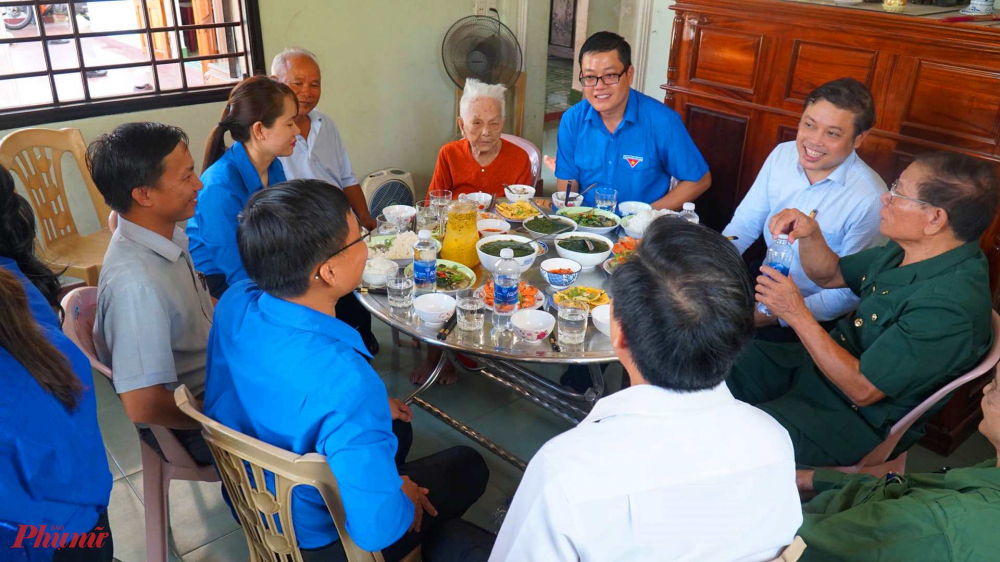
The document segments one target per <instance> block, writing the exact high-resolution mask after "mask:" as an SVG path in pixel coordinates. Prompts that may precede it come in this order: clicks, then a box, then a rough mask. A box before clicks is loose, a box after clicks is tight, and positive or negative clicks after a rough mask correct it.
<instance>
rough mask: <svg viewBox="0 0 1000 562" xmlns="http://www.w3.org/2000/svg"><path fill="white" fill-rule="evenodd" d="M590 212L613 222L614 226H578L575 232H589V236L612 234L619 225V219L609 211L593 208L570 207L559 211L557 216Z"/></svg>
mask: <svg viewBox="0 0 1000 562" xmlns="http://www.w3.org/2000/svg"><path fill="white" fill-rule="evenodd" d="M590 211H593V212H594V214H597V215H601V216H604V217H607V218H609V219H611V220H613V221H615V225H614V226H583V225H581V224H578V225H577V226H576V230H577V232H589V233H591V234H608V233H610V232H613V231H614V230H615V229H616V228H618V225H619V224H621V219H619V218H618V215H616V214H614V213H612V212H611V211H605V210H603V209H595V208H593V207H572V208H570V209H562V210H560V211H559V214H560V215H563V216H566V215H570V214H577V213H588V212H590ZM574 222H575V221H574Z"/></svg>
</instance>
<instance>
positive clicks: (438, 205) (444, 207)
mask: <svg viewBox="0 0 1000 562" xmlns="http://www.w3.org/2000/svg"><path fill="white" fill-rule="evenodd" d="M427 198H428V199H429V200H430V202H431V207H434V209H436V210H437V217H438V229H439V230H440V231H441V233H442V234H443V233H444V227H445V221H447V219H448V204H450V203H451V192H450V191H448V190H447V189H435V190H434V191H431V192H430V193H428V194H427Z"/></svg>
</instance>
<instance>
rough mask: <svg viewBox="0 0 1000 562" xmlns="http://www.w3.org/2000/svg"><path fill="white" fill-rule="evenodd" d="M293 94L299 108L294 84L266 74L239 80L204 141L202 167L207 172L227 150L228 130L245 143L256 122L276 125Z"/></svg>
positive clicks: (267, 125)
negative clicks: (279, 80) (216, 123)
mask: <svg viewBox="0 0 1000 562" xmlns="http://www.w3.org/2000/svg"><path fill="white" fill-rule="evenodd" d="M286 97H290V98H292V101H293V102H295V107H296V108H298V106H299V104H298V98H297V97H296V96H295V92H293V91H292V89H291V88H289V87H288V86H286V85H285V84H282V83H281V82H278V81H277V80H272V79H271V78H269V77H267V76H264V75H263V74H261V75H257V76H253V77H250V78H247V79H246V80H244V81H242V82H240V83H239V84H237V85H236V86H235V87H234V88H233V91H232V92H230V94H229V101H228V102H227V103H226V107H225V108H224V109H223V110H222V117H221V118H220V119H219V124H218V125H216V126H215V127H214V128H213V129H212V133H211V134H210V135H209V136H208V142H206V143H205V157H204V158H203V159H202V166H201V171H202V173H204V172H205V170H207V169H208V168H209V167H210V166H211V165H212V164H215V162H216V161H217V160H218V159H219V158H222V155H223V154H225V152H226V131H229V134H230V135H231V136H232V137H233V140H235V141H239V142H242V143H244V144H246V143H247V142H248V141H249V140H250V137H251V135H252V129H253V126H254V123H257V122H258V121H260V123H261V124H263V125H264V126H265V127H270V126H272V125H274V122H275V121H277V119H278V117H281V114H282V113H284V111H285V98H286Z"/></svg>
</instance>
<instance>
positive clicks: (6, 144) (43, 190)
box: [0, 129, 109, 245]
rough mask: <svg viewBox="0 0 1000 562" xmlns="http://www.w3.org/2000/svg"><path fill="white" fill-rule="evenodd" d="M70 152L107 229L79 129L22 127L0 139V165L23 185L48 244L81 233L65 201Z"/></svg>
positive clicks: (99, 194)
mask: <svg viewBox="0 0 1000 562" xmlns="http://www.w3.org/2000/svg"><path fill="white" fill-rule="evenodd" d="M66 152H69V153H70V154H71V155H72V156H73V159H74V160H76V165H77V167H78V168H79V169H80V174H81V175H82V176H83V182H84V184H85V185H86V186H87V191H88V192H89V193H90V199H91V201H92V202H93V204H94V210H95V211H96V212H97V219H98V222H100V224H101V228H108V219H107V216H108V212H109V209H108V206H107V204H106V203H105V202H104V197H103V196H102V195H101V193H100V192H99V191H98V190H97V186H96V185H94V180H93V179H92V178H91V177H90V171H89V170H88V169H87V145H86V143H85V142H84V141H83V135H82V134H81V133H80V130H79V129H60V130H58V131H55V130H52V129H21V130H19V131H14V132H13V133H10V134H8V135H7V136H5V137H4V138H3V139H0V164H2V165H3V166H4V167H5V168H7V169H8V170H10V171H11V172H12V173H13V174H14V175H15V176H17V178H18V179H19V180H20V181H21V183H22V184H23V185H24V187H25V189H26V190H27V192H28V200H29V201H30V202H31V206H32V208H34V210H35V216H37V217H38V224H39V229H40V230H41V231H42V238H43V241H44V242H45V244H46V245H49V244H51V243H53V242H55V241H57V240H60V239H62V238H66V237H69V236H79V234H80V233H79V231H78V230H77V228H76V222H75V221H74V220H73V215H72V213H71V212H70V209H69V203H68V201H67V200H66V184H65V182H64V180H63V169H62V157H63V154H65V153H66Z"/></svg>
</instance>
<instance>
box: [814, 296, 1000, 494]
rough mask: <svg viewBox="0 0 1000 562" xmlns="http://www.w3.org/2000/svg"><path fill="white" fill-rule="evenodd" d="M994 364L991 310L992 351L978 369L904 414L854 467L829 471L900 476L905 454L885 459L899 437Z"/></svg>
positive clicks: (998, 339)
mask: <svg viewBox="0 0 1000 562" xmlns="http://www.w3.org/2000/svg"><path fill="white" fill-rule="evenodd" d="M997 362H1000V315H998V314H997V312H996V311H995V310H994V311H993V347H992V348H991V349H990V352H989V353H987V354H986V357H984V358H983V360H982V361H981V362H980V363H979V364H978V365H976V366H975V367H974V368H973V369H972V370H971V371H969V372H968V373H966V374H964V375H962V376H960V377H958V378H957V379H955V380H953V381H951V382H950V383H949V384H948V385H947V386H945V387H944V388H942V389H941V390H939V391H937V392H935V393H934V394H933V395H931V397H930V398H928V399H927V400H924V401H923V403H922V404H920V405H919V406H917V407H916V408H914V409H913V411H911V412H910V413H909V414H906V416H905V417H903V419H901V420H899V421H898V422H896V425H894V426H892V429H891V430H890V431H889V437H887V438H886V440H885V441H883V442H882V444H881V445H879V446H878V447H876V448H875V450H873V451H872V452H870V453H868V454H867V455H865V457H864V458H863V459H861V460H860V461H858V464H856V465H854V466H831V467H829V468H831V469H833V470H838V471H840V472H846V473H848V474H858V473H863V474H871V475H873V476H878V477H882V476H885V475H886V474H887V473H889V472H894V473H896V474H904V473H905V472H906V452H905V451H904V452H903V453H902V454H900V455H899V456H898V457H896V458H894V459H892V460H891V461H888V460H887V459H888V458H889V455H891V454H892V451H893V450H895V448H896V445H898V444H899V440H900V439H901V438H902V437H903V434H905V433H906V432H907V430H909V429H910V426H912V425H913V424H914V422H916V421H917V420H918V419H919V418H920V416H922V415H924V414H925V413H927V411H928V410H930V409H931V408H932V407H934V405H935V404H937V403H938V402H940V401H941V400H943V399H944V398H945V397H946V396H948V395H950V394H951V393H952V392H954V391H956V390H958V389H959V388H961V387H962V386H965V385H966V384H969V383H971V382H972V381H974V380H976V379H978V378H979V377H981V376H983V375H988V374H991V373H993V368H994V367H995V366H996V364H997Z"/></svg>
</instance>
